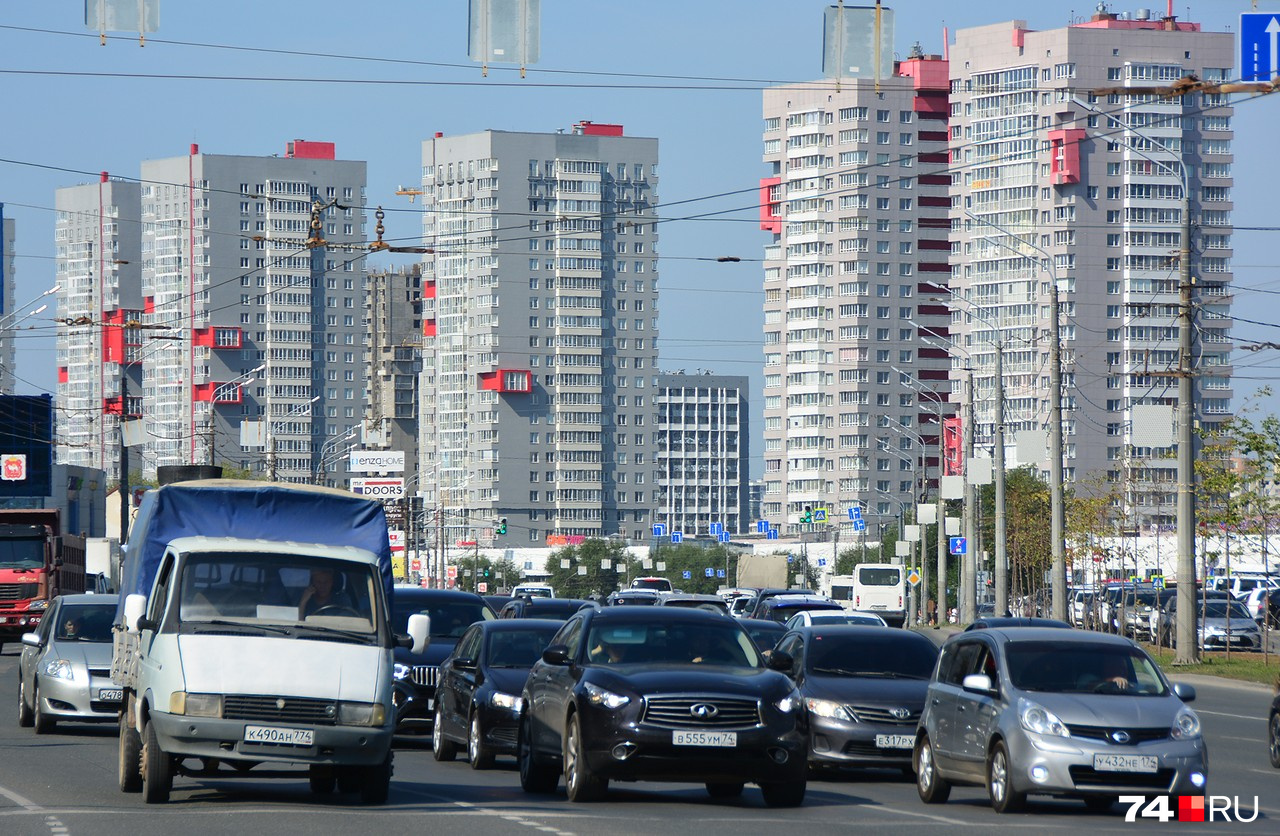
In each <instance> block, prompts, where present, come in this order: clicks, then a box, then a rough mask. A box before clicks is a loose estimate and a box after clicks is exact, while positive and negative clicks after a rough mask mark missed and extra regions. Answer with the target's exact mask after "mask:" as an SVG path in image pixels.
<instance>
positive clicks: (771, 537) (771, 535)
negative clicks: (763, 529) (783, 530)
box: [764, 528, 778, 540]
mask: <svg viewBox="0 0 1280 836" xmlns="http://www.w3.org/2000/svg"><path fill="white" fill-rule="evenodd" d="M764 538H765V539H766V540H777V539H778V529H776V528H771V529H769V533H768V534H766V535H765V536H764Z"/></svg>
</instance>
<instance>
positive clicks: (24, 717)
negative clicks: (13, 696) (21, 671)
mask: <svg viewBox="0 0 1280 836" xmlns="http://www.w3.org/2000/svg"><path fill="white" fill-rule="evenodd" d="M35 722H36V720H35V713H34V712H33V711H32V710H31V706H29V705H27V683H26V681H25V680H24V679H23V678H22V676H21V675H19V676H18V725H19V726H22V727H23V728H24V729H29V728H31V727H32V726H33V725H35Z"/></svg>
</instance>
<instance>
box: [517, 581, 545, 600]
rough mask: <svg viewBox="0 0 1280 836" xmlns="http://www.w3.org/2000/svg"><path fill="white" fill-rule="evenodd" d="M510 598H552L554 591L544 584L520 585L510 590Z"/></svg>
mask: <svg viewBox="0 0 1280 836" xmlns="http://www.w3.org/2000/svg"><path fill="white" fill-rule="evenodd" d="M511 597H512V598H554V597H556V591H555V590H554V589H552V588H551V587H550V586H548V585H547V584H545V583H522V584H520V585H519V586H517V587H515V588H514V589H512V590H511Z"/></svg>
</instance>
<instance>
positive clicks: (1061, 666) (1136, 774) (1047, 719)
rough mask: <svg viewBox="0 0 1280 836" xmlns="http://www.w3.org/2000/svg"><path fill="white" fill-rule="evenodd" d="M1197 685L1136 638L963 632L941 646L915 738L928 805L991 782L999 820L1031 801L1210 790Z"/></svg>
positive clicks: (1100, 806)
mask: <svg viewBox="0 0 1280 836" xmlns="http://www.w3.org/2000/svg"><path fill="white" fill-rule="evenodd" d="M1194 699H1195V690H1194V689H1193V688H1191V687H1190V686H1187V685H1181V684H1179V685H1170V684H1169V682H1168V680H1166V679H1165V677H1164V674H1163V673H1161V671H1160V668H1159V667H1158V666H1157V665H1156V664H1155V662H1153V661H1152V659H1151V657H1150V656H1148V655H1147V654H1146V653H1145V652H1143V650H1142V649H1141V648H1140V647H1138V646H1137V645H1136V644H1134V643H1133V642H1131V641H1129V640H1128V639H1125V638H1122V637H1120V636H1109V635H1102V634H1098V633H1085V632H1076V631H1074V630H1071V631H1069V630H1061V629H1058V630H1054V629H1044V628H1035V627H1012V628H997V629H990V630H978V631H974V632H970V633H961V634H958V635H956V636H955V637H954V638H952V639H951V640H949V641H948V642H947V643H946V644H945V645H944V646H943V649H942V655H941V656H940V657H939V659H938V665H937V667H936V668H935V670H934V674H933V679H932V681H931V682H930V683H929V691H928V695H927V697H926V699H925V706H924V714H923V715H921V718H920V725H919V728H918V729H917V732H916V744H915V751H914V757H913V759H912V760H913V767H914V769H915V772H916V788H917V790H918V791H919V793H920V798H921V799H922V800H923V801H924V802H925V803H926V804H938V803H942V802H944V801H946V800H947V797H948V796H949V795H950V793H951V787H952V785H966V784H967V785H973V786H985V787H986V788H987V792H988V794H989V795H990V798H991V806H992V807H993V808H995V810H996V811H997V812H1001V813H1003V812H1010V811H1014V810H1017V809H1019V808H1021V807H1022V806H1023V805H1024V803H1025V802H1026V798H1027V796H1028V795H1032V794H1041V795H1054V796H1067V797H1075V798H1080V799H1083V800H1084V802H1085V803H1086V804H1087V805H1088V806H1089V807H1090V808H1091V809H1095V810H1106V809H1108V808H1110V807H1111V806H1112V805H1113V804H1114V803H1115V802H1116V800H1117V796H1119V795H1121V794H1146V795H1151V794H1194V795H1201V794H1203V793H1204V791H1205V783H1206V781H1207V779H1208V774H1209V768H1208V753H1207V750H1206V748H1205V742H1204V738H1203V737H1202V736H1201V733H1200V718H1199V717H1198V716H1196V713H1195V712H1194V711H1192V710H1191V709H1190V708H1188V707H1187V706H1186V703H1188V702H1191V701H1192V700H1194Z"/></svg>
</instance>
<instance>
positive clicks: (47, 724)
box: [31, 679, 58, 734]
mask: <svg viewBox="0 0 1280 836" xmlns="http://www.w3.org/2000/svg"><path fill="white" fill-rule="evenodd" d="M31 703H32V705H33V706H34V707H33V708H32V721H33V722H34V723H35V726H36V734H48V733H49V732H51V731H53V729H54V727H55V726H57V725H58V721H57V720H55V719H54V718H52V717H50V716H49V715H48V714H45V713H44V709H43V708H41V707H40V680H39V679H36V681H35V684H34V685H33V686H32V688H31Z"/></svg>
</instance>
